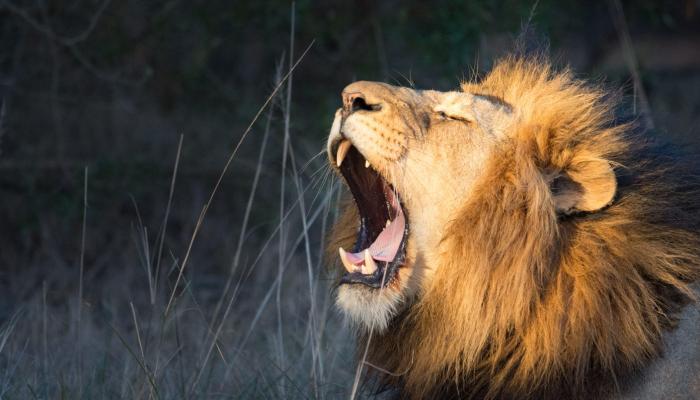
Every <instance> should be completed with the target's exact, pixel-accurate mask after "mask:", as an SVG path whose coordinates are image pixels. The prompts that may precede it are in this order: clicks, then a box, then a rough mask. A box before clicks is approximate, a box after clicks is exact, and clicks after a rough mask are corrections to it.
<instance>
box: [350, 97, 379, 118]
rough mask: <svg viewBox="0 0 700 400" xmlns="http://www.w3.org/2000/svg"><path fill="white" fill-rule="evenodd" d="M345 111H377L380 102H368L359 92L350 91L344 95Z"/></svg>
mask: <svg viewBox="0 0 700 400" xmlns="http://www.w3.org/2000/svg"><path fill="white" fill-rule="evenodd" d="M344 103H345V107H344V108H345V111H346V112H347V113H349V114H352V113H354V112H356V111H379V110H381V109H382V106H381V105H380V104H369V103H367V100H365V98H364V97H363V96H362V94H360V93H352V94H348V95H345V96H344Z"/></svg>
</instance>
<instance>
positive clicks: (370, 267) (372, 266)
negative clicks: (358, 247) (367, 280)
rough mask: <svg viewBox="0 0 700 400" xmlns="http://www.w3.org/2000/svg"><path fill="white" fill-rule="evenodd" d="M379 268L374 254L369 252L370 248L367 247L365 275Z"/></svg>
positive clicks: (364, 266)
mask: <svg viewBox="0 0 700 400" xmlns="http://www.w3.org/2000/svg"><path fill="white" fill-rule="evenodd" d="M376 270H377V263H375V262H374V259H373V258H372V255H371V254H369V249H365V264H364V265H363V266H362V274H363V275H371V274H373V273H374V271H376Z"/></svg>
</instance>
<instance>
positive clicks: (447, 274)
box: [327, 56, 700, 399]
mask: <svg viewBox="0 0 700 400" xmlns="http://www.w3.org/2000/svg"><path fill="white" fill-rule="evenodd" d="M342 102H343V107H342V108H340V109H339V110H338V111H337V112H336V115H335V119H334V121H333V125H332V127H331V132H330V135H329V138H328V142H327V151H328V156H329V161H330V164H331V165H332V167H333V168H334V170H335V171H336V172H337V173H338V175H339V176H340V177H342V180H343V181H344V182H345V184H346V186H347V188H348V189H349V193H350V194H351V195H352V200H351V201H347V203H346V204H345V206H344V207H343V211H342V213H341V216H340V217H339V219H338V221H337V223H336V225H335V228H334V230H333V232H332V234H331V238H330V239H329V243H330V245H329V248H330V249H332V251H333V252H334V254H335V256H334V257H333V258H334V259H335V260H337V263H336V264H337V266H338V270H339V271H340V276H339V279H338V283H337V287H336V289H337V291H336V303H337V306H338V308H339V309H340V310H341V311H342V313H343V314H344V315H346V316H347V319H348V320H349V321H350V322H351V324H352V325H353V326H354V327H356V332H357V337H358V348H359V349H360V351H359V358H360V360H361V361H363V362H364V365H365V366H366V368H367V370H368V377H367V378H366V379H367V383H368V384H371V383H372V382H374V383H375V384H376V387H377V388H378V389H377V390H379V391H382V390H388V391H389V392H388V393H393V394H395V395H396V396H397V397H399V398H411V399H421V398H489V399H495V398H509V399H511V398H512V399H523V398H536V399H541V398H545V399H564V398H671V397H672V396H673V395H676V396H678V397H675V398H684V399H685V398H700V397H697V396H700V336H699V335H698V334H699V333H700V322H698V321H700V317H699V316H698V312H697V309H696V308H694V307H695V306H694V305H693V304H694V301H695V290H696V287H695V284H694V282H695V281H696V280H697V279H698V276H699V275H700V237H699V235H698V228H699V227H700V212H699V211H700V210H698V201H697V200H698V197H697V193H698V188H699V187H700V185H699V184H698V174H697V173H696V171H697V169H696V168H695V167H694V166H693V165H692V163H690V162H685V161H683V160H684V158H683V157H680V156H679V157H676V156H673V155H672V154H673V153H672V152H671V151H669V150H667V149H666V148H664V147H662V146H657V145H655V144H654V143H653V142H652V141H651V140H649V139H648V135H647V134H646V133H645V132H644V129H642V127H641V124H640V123H638V122H637V121H636V120H634V119H623V118H620V117H619V116H618V114H619V112H618V111H619V109H620V104H621V101H620V96H618V95H616V94H615V93H610V91H608V90H605V89H603V88H601V87H600V86H597V85H595V84H591V83H587V82H585V81H583V80H581V79H578V78H576V77H575V76H574V75H573V73H572V72H571V70H570V69H568V68H556V67H554V66H553V65H552V64H551V63H550V62H549V61H548V60H547V59H546V58H545V57H541V56H534V57H533V56H528V57H525V56H509V57H505V58H504V59H501V60H500V61H498V62H497V63H495V65H494V67H493V68H492V70H491V71H490V72H488V73H487V74H486V75H485V76H484V77H483V78H482V79H481V80H478V81H473V82H466V83H462V84H461V88H460V90H456V91H448V92H440V91H434V90H416V89H413V88H408V87H397V86H392V85H388V84H385V83H378V82H367V81H359V82H354V83H352V84H350V85H349V86H347V87H345V89H344V90H343V92H342ZM349 198H350V197H349V196H348V199H349Z"/></svg>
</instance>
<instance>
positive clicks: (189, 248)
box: [163, 41, 314, 316]
mask: <svg viewBox="0 0 700 400" xmlns="http://www.w3.org/2000/svg"><path fill="white" fill-rule="evenodd" d="M313 44H314V41H312V42H311V43H310V44H309V46H308V47H307V48H306V50H304V52H303V53H302V55H301V56H300V57H299V59H297V62H296V63H294V65H293V66H292V68H290V70H289V72H288V73H287V74H286V75H285V76H284V77H283V78H282V81H281V82H280V84H279V85H277V86H276V87H275V89H274V90H273V91H272V93H270V95H269V96H268V97H267V100H265V102H264V103H263V105H262V106H260V109H258V112H257V113H256V114H255V116H254V117H253V120H252V121H251V122H250V124H249V125H248V127H247V128H246V130H245V131H244V132H243V135H242V136H241V138H240V139H239V140H238V143H237V144H236V146H235V147H234V149H233V151H232V152H231V155H230V156H229V158H228V160H227V161H226V164H225V165H224V168H223V170H222V171H221V174H220V175H219V179H218V180H217V181H216V184H215V185H214V188H213V190H212V192H211V195H210V196H209V199H208V200H207V202H206V203H205V204H204V207H203V208H202V212H201V213H200V214H199V218H198V219H197V223H196V224H195V227H194V232H193V233H192V237H191V238H190V242H189V245H188V246H187V251H186V252H185V257H184V259H183V261H182V266H181V268H180V271H179V272H178V275H177V279H176V280H175V285H174V286H173V291H172V293H171V294H170V299H169V300H168V304H167V306H166V307H165V312H164V313H163V314H164V315H166V316H167V315H168V313H169V311H170V307H171V306H172V302H173V299H174V297H175V291H176V289H177V286H178V284H179V283H180V280H181V279H182V273H183V271H184V270H185V267H187V262H188V261H189V257H190V253H191V252H192V245H193V244H194V241H195V239H196V238H197V234H198V233H199V230H200V229H201V226H202V222H203V221H204V217H205V216H206V214H207V210H208V209H209V206H210V205H211V202H212V200H214V196H215V195H216V192H217V191H218V189H219V186H220V185H221V181H222V180H223V179H224V176H225V175H226V172H227V171H228V168H229V166H230V165H231V163H232V162H233V159H234V158H235V156H236V154H237V153H238V149H239V148H240V147H241V144H242V143H243V140H245V138H246V136H248V133H250V131H251V129H252V128H253V125H254V124H255V122H256V121H257V120H258V118H259V117H260V115H261V114H262V112H263V111H264V110H265V107H267V105H268V104H270V101H271V100H272V99H273V98H274V96H275V95H276V94H277V92H278V91H279V89H280V87H281V86H282V84H283V83H284V82H285V81H286V80H287V78H288V77H289V74H290V73H291V72H292V71H293V70H294V69H295V68H296V67H297V66H298V65H299V63H300V62H301V60H303V59H304V57H305V56H306V53H308V51H309V50H311V46H313Z"/></svg>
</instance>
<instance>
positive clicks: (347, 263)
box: [338, 247, 355, 273]
mask: <svg viewBox="0 0 700 400" xmlns="http://www.w3.org/2000/svg"><path fill="white" fill-rule="evenodd" d="M338 253H340V261H342V262H343V266H344V267H345V269H346V270H347V271H348V272H349V273H353V272H355V266H354V265H353V264H352V263H351V262H350V260H348V253H346V252H345V250H343V248H342V247H339V248H338Z"/></svg>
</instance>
